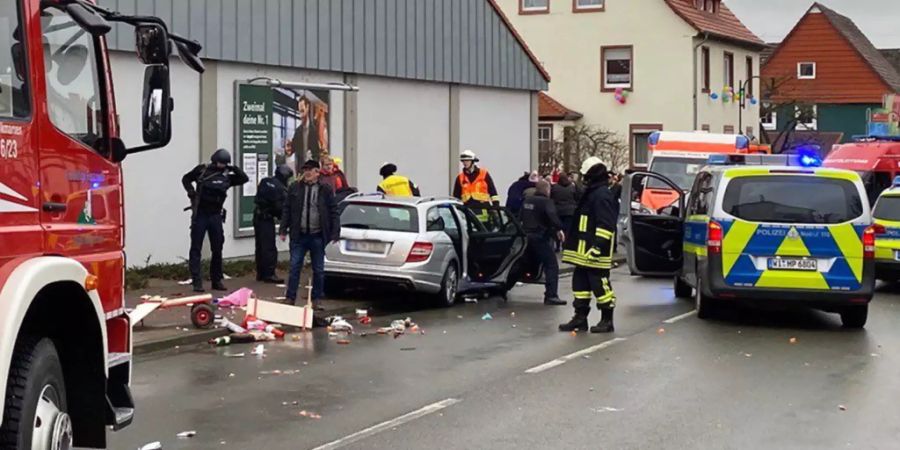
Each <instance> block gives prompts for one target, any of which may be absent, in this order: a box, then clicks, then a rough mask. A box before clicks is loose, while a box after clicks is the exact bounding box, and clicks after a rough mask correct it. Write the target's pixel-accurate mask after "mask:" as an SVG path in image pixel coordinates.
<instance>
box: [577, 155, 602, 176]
mask: <svg viewBox="0 0 900 450" xmlns="http://www.w3.org/2000/svg"><path fill="white" fill-rule="evenodd" d="M597 164H603V161H601V160H600V158H598V157H596V156H591V157H590V158H588V159H586V160H584V162H583V163H581V170H580V171H579V172H581V174H582V175H587V173H588V170H591V167H594V166H596V165H597Z"/></svg>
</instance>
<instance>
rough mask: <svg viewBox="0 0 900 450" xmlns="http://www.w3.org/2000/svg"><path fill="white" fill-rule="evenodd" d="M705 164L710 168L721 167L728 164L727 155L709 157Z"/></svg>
mask: <svg viewBox="0 0 900 450" xmlns="http://www.w3.org/2000/svg"><path fill="white" fill-rule="evenodd" d="M706 163H707V164H709V165H711V166H721V165H725V164H728V155H709V159H708V160H707V161H706Z"/></svg>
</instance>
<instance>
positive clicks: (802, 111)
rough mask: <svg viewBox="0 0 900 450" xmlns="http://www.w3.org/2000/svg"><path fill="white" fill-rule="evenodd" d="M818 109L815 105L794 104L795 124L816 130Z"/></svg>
mask: <svg viewBox="0 0 900 450" xmlns="http://www.w3.org/2000/svg"><path fill="white" fill-rule="evenodd" d="M817 115H818V110H817V108H816V105H796V106H794V118H795V119H797V121H798V122H797V125H798V126H801V127H803V128H805V129H807V130H809V131H816V129H817V127H818V119H817Z"/></svg>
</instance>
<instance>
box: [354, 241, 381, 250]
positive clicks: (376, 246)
mask: <svg viewBox="0 0 900 450" xmlns="http://www.w3.org/2000/svg"><path fill="white" fill-rule="evenodd" d="M385 246H386V244H385V243H384V242H375V241H347V250H348V251H351V252H361V253H384V249H385Z"/></svg>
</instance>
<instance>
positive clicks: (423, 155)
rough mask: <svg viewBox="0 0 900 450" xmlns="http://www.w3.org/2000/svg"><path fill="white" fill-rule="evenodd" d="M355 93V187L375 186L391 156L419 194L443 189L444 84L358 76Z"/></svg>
mask: <svg viewBox="0 0 900 450" xmlns="http://www.w3.org/2000/svg"><path fill="white" fill-rule="evenodd" d="M357 95H359V100H358V101H359V104H358V111H359V116H358V117H359V119H358V134H357V142H358V147H359V151H358V164H357V167H358V168H359V170H358V173H357V180H358V183H357V184H358V188H359V190H360V192H375V190H376V187H377V186H378V183H380V182H381V176H380V175H379V174H378V169H379V168H380V167H381V165H382V164H383V163H384V162H393V163H394V164H396V165H397V168H398V171H397V172H398V173H399V174H402V175H404V176H407V177H409V178H410V179H412V180H413V181H414V182H415V183H416V184H418V185H419V189H420V190H421V191H422V195H448V194H449V192H448V186H447V179H448V177H449V176H450V173H451V168H450V87H449V85H447V84H440V83H427V82H417V81H410V80H397V79H390V78H378V77H359V93H358V94H357ZM525 137H526V138H527V133H526V134H525ZM453 170H455V168H453Z"/></svg>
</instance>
